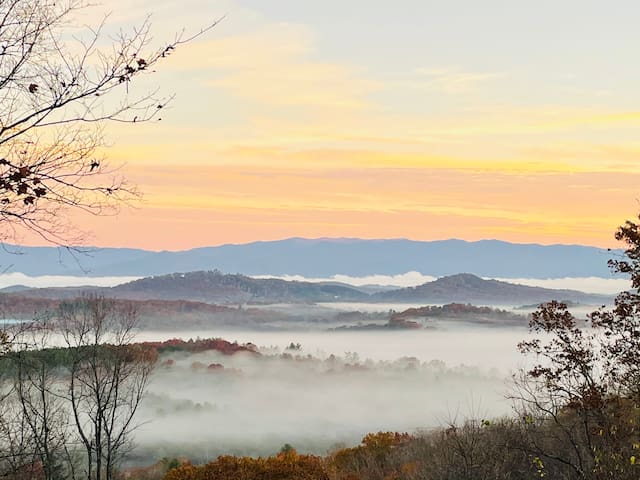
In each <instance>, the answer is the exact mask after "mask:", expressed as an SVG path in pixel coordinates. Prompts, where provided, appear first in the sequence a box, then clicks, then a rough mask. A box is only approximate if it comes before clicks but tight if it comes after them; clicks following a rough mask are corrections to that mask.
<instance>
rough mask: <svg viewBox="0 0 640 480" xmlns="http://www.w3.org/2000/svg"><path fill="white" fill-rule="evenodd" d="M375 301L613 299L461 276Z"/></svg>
mask: <svg viewBox="0 0 640 480" xmlns="http://www.w3.org/2000/svg"><path fill="white" fill-rule="evenodd" d="M371 298H372V300H374V301H381V302H399V303H402V302H404V303H423V304H428V303H452V302H459V303H474V304H480V305H484V304H489V305H517V304H525V303H532V304H538V303H542V302H548V301H550V300H559V301H565V300H567V301H571V302H575V303H587V304H600V303H606V302H608V301H610V300H611V298H610V297H607V296H605V295H593V294H588V293H583V292H578V291H576V290H554V289H549V288H540V287H531V286H527V285H519V284H515V283H508V282H502V281H498V280H484V279H482V278H480V277H477V276H475V275H471V274H468V273H460V274H457V275H451V276H448V277H442V278H439V279H437V280H434V281H433V282H428V283H424V284H422V285H419V286H417V287H409V288H402V289H398V290H391V291H388V292H379V293H376V294H373V295H372V296H371Z"/></svg>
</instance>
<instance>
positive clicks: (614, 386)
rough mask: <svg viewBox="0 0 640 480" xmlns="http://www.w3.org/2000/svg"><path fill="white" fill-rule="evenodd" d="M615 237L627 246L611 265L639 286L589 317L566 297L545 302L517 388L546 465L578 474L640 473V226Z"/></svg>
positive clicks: (531, 438)
mask: <svg viewBox="0 0 640 480" xmlns="http://www.w3.org/2000/svg"><path fill="white" fill-rule="evenodd" d="M615 237H616V239H617V240H619V241H623V242H625V244H626V247H627V248H626V250H625V252H624V256H623V258H621V259H613V260H611V261H609V265H610V267H611V268H612V270H613V271H614V272H615V273H617V274H627V275H629V276H630V279H631V290H629V291H624V292H622V293H620V294H619V295H618V296H617V297H616V299H615V304H614V306H613V308H612V309H607V308H605V307H604V306H603V307H602V308H600V309H599V310H597V311H595V312H592V313H591V314H589V315H588V316H587V319H586V320H579V319H577V318H576V317H574V316H573V315H572V314H571V313H570V312H569V311H568V310H567V306H566V305H565V304H562V303H558V302H551V303H548V304H543V305H541V307H540V308H539V310H538V311H536V312H535V313H534V314H533V315H532V319H531V322H530V329H531V331H532V333H534V334H535V335H536V336H535V337H534V338H533V339H531V340H528V341H524V342H522V343H520V344H519V348H520V350H521V352H522V353H524V354H528V355H532V356H534V357H535V359H536V363H535V364H534V365H533V366H532V367H531V368H530V369H528V370H526V371H523V372H521V374H520V376H519V377H517V378H516V391H515V394H514V399H515V400H516V405H517V407H518V411H519V414H520V416H521V418H522V420H523V424H524V432H525V434H526V439H527V442H528V444H527V448H528V449H529V451H530V452H532V454H535V458H536V459H538V461H539V462H540V465H541V466H543V465H544V463H545V462H551V464H555V465H556V466H558V467H562V468H561V470H562V469H564V470H566V471H567V472H571V475H572V477H571V478H576V477H577V478H581V479H583V478H584V479H587V478H589V479H590V478H619V479H623V478H637V475H638V473H639V472H638V464H640V462H636V458H637V457H638V455H639V454H640V442H639V440H638V439H639V438H640V430H639V424H640V414H639V407H640V294H639V289H640V226H639V225H638V224H637V223H635V222H632V221H627V222H626V223H625V224H624V225H623V226H621V227H620V228H619V229H618V231H617V232H616V235H615ZM567 475H568V474H567Z"/></svg>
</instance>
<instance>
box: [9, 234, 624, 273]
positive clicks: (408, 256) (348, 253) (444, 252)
mask: <svg viewBox="0 0 640 480" xmlns="http://www.w3.org/2000/svg"><path fill="white" fill-rule="evenodd" d="M16 251H17V252H21V253H23V255H15V254H14V253H13V252H16ZM615 253H616V252H607V251H606V250H603V249H599V248H594V247H585V246H579V245H548V246H543V245H536V244H513V243H508V242H502V241H497V240H483V241H479V242H465V241H462V240H443V241H434V242H418V241H410V240H359V239H318V240H307V239H296V238H294V239H288V240H279V241H272V242H255V243H248V244H244V245H222V246H218V247H206V248H196V249H192V250H185V251H177V252H167V251H164V252H152V251H146V250H137V249H123V248H104V249H92V250H88V253H87V254H80V255H77V254H76V255H75V256H74V255H73V254H72V253H70V252H69V251H67V250H63V249H56V248H52V247H20V248H17V247H16V248H13V247H11V246H5V248H4V249H2V250H0V265H2V266H3V270H4V271H6V272H21V273H23V274H26V275H29V276H40V275H78V276H86V275H89V276H134V277H146V276H150V275H165V274H169V273H172V272H191V271H197V270H213V269H220V270H222V271H225V272H238V273H242V274H245V275H274V276H282V275H302V276H304V277H316V278H317V277H321V278H325V277H331V276H332V275H336V274H344V275H350V276H367V275H376V274H380V275H398V274H403V273H406V272H409V271H417V272H420V273H422V274H424V275H431V276H434V277H441V276H446V275H453V274H456V273H459V272H474V273H475V274H477V275H480V276H483V277H494V278H495V277H497V278H564V277H592V276H594V277H604V278H609V277H610V272H609V270H608V268H607V260H608V259H609V258H610V257H611V256H612V255H614V254H615Z"/></svg>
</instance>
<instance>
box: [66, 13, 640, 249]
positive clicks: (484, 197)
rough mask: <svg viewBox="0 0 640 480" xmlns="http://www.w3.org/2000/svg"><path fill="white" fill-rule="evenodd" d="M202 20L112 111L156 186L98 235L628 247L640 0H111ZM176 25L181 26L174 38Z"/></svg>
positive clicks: (116, 134)
mask: <svg viewBox="0 0 640 480" xmlns="http://www.w3.org/2000/svg"><path fill="white" fill-rule="evenodd" d="M105 11H110V12H112V13H111V15H110V17H109V19H108V24H109V28H114V29H115V28H116V27H117V28H119V27H121V26H122V27H125V28H126V27H128V26H131V25H135V24H136V23H139V22H141V21H142V20H143V19H144V18H145V15H147V14H151V15H152V17H151V18H152V23H153V30H152V31H153V35H154V42H156V43H157V44H158V45H162V44H163V41H166V40H170V39H172V38H173V36H174V34H175V32H176V31H180V30H181V29H182V28H184V29H185V31H186V32H195V31H197V30H198V29H199V28H201V27H203V26H206V25H207V24H208V23H209V22H211V21H213V20H215V19H217V18H219V17H221V16H222V15H226V16H225V18H224V20H223V21H222V22H221V23H220V24H219V25H218V26H216V27H215V28H214V29H213V30H211V31H209V32H208V33H207V34H206V35H203V36H201V37H199V38H198V39H196V40H194V41H193V42H191V43H189V44H187V45H183V46H181V47H180V48H179V49H177V50H176V52H175V53H174V54H173V55H171V56H170V57H169V58H168V59H166V61H165V62H163V63H162V64H160V65H159V66H158V72H157V73H156V74H154V75H151V76H149V77H148V78H145V79H144V80H143V81H142V82H141V84H136V85H133V82H132V88H131V91H130V92H129V95H135V94H137V93H139V92H141V91H143V90H144V89H145V88H153V87H156V86H157V87H159V88H160V89H161V91H163V92H166V93H167V94H175V99H174V100H173V102H172V103H171V105H170V106H169V107H168V108H167V109H166V111H163V116H162V121H161V122H150V123H146V124H136V125H122V124H114V125H109V126H107V127H106V129H105V138H106V140H107V144H108V148H106V149H105V154H106V155H107V157H108V159H109V161H110V162H111V164H112V165H118V166H121V169H120V171H121V172H122V173H123V175H125V176H126V177H127V178H128V179H129V180H130V181H131V182H133V183H135V184H137V185H138V187H139V189H140V190H141V191H142V192H143V193H144V198H143V199H142V200H141V201H139V202H136V203H134V204H133V205H131V206H123V208H122V210H121V212H120V214H119V215H117V216H113V217H87V216H81V215H76V217H74V218H75V220H76V223H77V224H78V225H79V226H80V227H81V228H83V229H86V230H88V231H90V232H91V237H89V243H91V244H93V245H97V246H127V247H141V248H148V249H154V250H161V249H168V250H178V249H186V248H193V247H198V246H205V245H219V244H224V243H245V242H250V241H256V240H274V239H281V238H287V237H309V238H318V237H360V238H409V239H415V240H436V239H446V238H461V239H465V240H478V239H490V238H497V239H501V240H507V241H512V242H521V243H543V244H550V243H565V244H586V245H596V246H605V247H608V246H615V245H616V243H615V241H614V240H613V233H614V231H615V228H616V226H617V225H619V224H621V223H622V222H623V221H624V220H625V219H627V218H631V217H633V216H635V215H636V214H637V212H638V210H639V203H638V198H639V194H638V185H640V160H639V155H640V135H638V134H639V133H640V132H639V129H640V88H638V85H640V63H638V62H637V61H636V60H637V46H638V45H639V44H640V29H638V28H637V18H638V16H639V15H640V4H638V3H637V2H634V1H623V0H620V1H617V2H615V3H610V2H602V1H585V0H580V1H574V0H565V1H563V2H557V1H546V0H538V1H536V2H531V1H527V2H525V1H512V0H511V1H506V0H504V1H498V0H486V1H483V2H477V1H475V0H466V1H461V0H452V1H446V2H445V1H438V2H436V1H427V0H419V1H418V0H399V1H396V2H387V1H377V0H368V1H364V0H349V1H348V2H345V1H344V0H342V1H336V0H323V1H322V2H320V1H313V2H311V1H306V2H301V1H299V0H268V1H267V0H221V1H218V0H182V1H180V2H178V1H176V0H173V1H167V0H160V1H153V2H152V1H146V0H128V1H126V2H125V1H124V0H111V1H108V0H107V1H105V2H104V4H103V5H102V6H101V7H97V8H95V9H93V10H91V11H90V12H88V13H85V14H86V15H87V18H88V22H87V23H92V22H97V21H98V20H99V18H100V17H101V15H102V14H103V13H104V12H105ZM165 39H166V40H165Z"/></svg>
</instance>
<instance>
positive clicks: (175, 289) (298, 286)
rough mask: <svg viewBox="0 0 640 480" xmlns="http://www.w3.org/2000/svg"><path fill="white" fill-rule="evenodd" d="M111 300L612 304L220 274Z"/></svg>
mask: <svg viewBox="0 0 640 480" xmlns="http://www.w3.org/2000/svg"><path fill="white" fill-rule="evenodd" d="M88 290H89V291H91V292H94V293H99V294H102V295H105V296H108V297H115V298H121V299H134V300H150V299H162V300H190V301H197V302H207V303H217V304H241V303H316V302H371V303H374V302H391V303H418V304H423V305H427V304H434V303H452V302H459V303H475V304H481V305H482V304H494V305H520V304H530V303H541V302H546V301H550V300H561V301H571V302H574V303H590V304H600V303H607V302H608V301H610V300H611V298H610V297H606V296H602V295H592V294H586V293H582V292H578V291H574V290H552V289H546V288H539V287H529V286H525V285H517V284H512V283H507V282H501V281H496V280H484V279H482V278H479V277H476V276H475V275H470V274H458V275H452V276H449V277H443V278H439V279H437V280H435V281H433V282H428V283H425V284H423V285H420V286H417V287H413V288H403V289H398V290H390V291H385V292H379V293H375V294H373V295H369V294H367V293H366V292H363V291H361V290H359V289H357V288H356V287H352V286H349V285H344V284H338V283H323V282H317V283H314V282H297V281H286V280H280V279H256V278H251V277H247V276H244V275H238V274H234V275H230V274H223V273H221V272H219V271H211V272H203V271H201V272H191V273H174V274H171V275H161V276H155V277H147V278H143V279H140V280H135V281H132V282H129V283H125V284H122V285H118V286H116V287H112V288H90V289H88ZM83 291H87V289H76V288H62V289H56V288H47V289H26V290H21V291H20V292H17V293H15V295H20V296H27V297H43V298H72V297H76V296H78V295H80V294H81V293H82V292H83Z"/></svg>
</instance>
